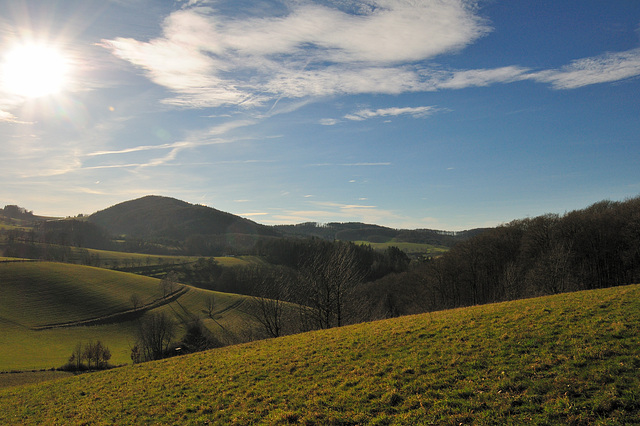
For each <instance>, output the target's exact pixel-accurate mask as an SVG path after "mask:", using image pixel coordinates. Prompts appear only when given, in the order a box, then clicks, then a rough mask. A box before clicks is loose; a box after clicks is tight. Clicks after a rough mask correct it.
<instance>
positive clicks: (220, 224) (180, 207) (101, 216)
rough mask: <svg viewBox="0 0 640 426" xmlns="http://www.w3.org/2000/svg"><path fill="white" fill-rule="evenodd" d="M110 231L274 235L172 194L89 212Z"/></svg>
mask: <svg viewBox="0 0 640 426" xmlns="http://www.w3.org/2000/svg"><path fill="white" fill-rule="evenodd" d="M88 220H89V221H90V222H93V223H95V224H97V225H99V226H101V227H102V228H104V229H105V230H107V231H108V232H109V233H110V234H112V235H127V236H129V237H135V238H140V239H147V240H154V239H156V240H157V239H170V240H176V241H184V240H185V239H186V238H187V237H189V236H191V235H226V234H242V235H260V236H277V235H278V232H276V231H275V230H273V229H272V228H270V227H267V226H264V225H260V224H257V223H255V222H253V221H250V220H248V219H244V218H241V217H239V216H235V215H232V214H230V213H225V212H222V211H219V210H216V209H214V208H211V207H206V206H201V205H194V204H189V203H187V202H185V201H180V200H176V199H175V198H169V197H160V196H153V195H150V196H146V197H142V198H138V199H136V200H131V201H125V202H123V203H120V204H116V205H115V206H112V207H109V208H107V209H105V210H101V211H99V212H96V213H94V214H92V215H90V216H89V218H88Z"/></svg>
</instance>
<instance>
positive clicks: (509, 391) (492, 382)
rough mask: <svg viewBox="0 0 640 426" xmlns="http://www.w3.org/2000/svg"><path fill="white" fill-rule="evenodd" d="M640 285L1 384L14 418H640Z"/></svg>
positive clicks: (0, 396) (0, 395)
mask: <svg viewBox="0 0 640 426" xmlns="http://www.w3.org/2000/svg"><path fill="white" fill-rule="evenodd" d="M639 342H640V286H639V285H633V286H626V287H616V288H610V289H603V290H593V291H584V292H577V293H570V294H562V295H557V296H550V297H542V298H535V299H527V300H519V301H514V302H505V303H499V304H492V305H485V306H476V307H471V308H466V309H456V310H449V311H441V312H434V313H431V314H423V315H417V316H410V317H402V318H396V319H393V320H385V321H380V322H372V323H366V324H360V325H355V326H349V327H344V328H337V329H331V330H324V331H319V332H311V333H306V334H301V335H295V336H287V337H284V338H279V339H272V340H266V341H260V342H253V343H249V344H244V345H238V346H233V347H227V348H221V349H216V350H212V351H208V352H202V353H197V354H194V355H189V356H185V357H179V358H172V359H168V360H163V361H159V362H152V363H147V364H139V365H135V366H131V367H125V368H121V369H117V370H112V371H107V372H101V373H95V374H88V375H82V376H79V377H74V378H70V379H62V380H58V381H52V382H48V383H44V384H39V385H32V386H25V387H15V388H9V389H5V390H0V422H1V423H3V424H43V423H46V424H62V423H69V422H73V423H76V424H83V423H98V424H101V423H104V424H145V423H164V424H206V423H214V424H252V423H257V424H287V423H302V424H342V425H347V424H402V425H406V424H456V425H457V424H525V423H532V424H629V423H634V422H637V420H638V418H639V416H640V402H639V401H640V399H639V398H638V389H640V374H638V372H639V369H640V345H639Z"/></svg>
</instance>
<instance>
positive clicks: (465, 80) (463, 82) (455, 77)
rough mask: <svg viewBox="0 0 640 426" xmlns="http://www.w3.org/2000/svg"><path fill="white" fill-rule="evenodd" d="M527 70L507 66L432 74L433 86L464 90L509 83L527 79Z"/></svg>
mask: <svg viewBox="0 0 640 426" xmlns="http://www.w3.org/2000/svg"><path fill="white" fill-rule="evenodd" d="M527 71H528V69H526V68H521V67H516V66H509V67H501V68H494V69H478V70H467V71H454V72H440V73H434V77H433V79H432V82H433V86H434V87H436V88H438V89H464V88H466V87H482V86H489V85H491V84H495V83H511V82H513V81H518V80H524V79H526V78H528V76H527V74H526V73H527Z"/></svg>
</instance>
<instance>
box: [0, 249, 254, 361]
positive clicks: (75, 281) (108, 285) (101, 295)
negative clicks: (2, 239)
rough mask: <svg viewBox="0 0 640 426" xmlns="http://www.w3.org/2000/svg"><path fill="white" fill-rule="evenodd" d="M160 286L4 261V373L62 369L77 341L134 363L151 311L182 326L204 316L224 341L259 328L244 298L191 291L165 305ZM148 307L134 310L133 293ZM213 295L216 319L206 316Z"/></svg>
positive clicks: (0, 333)
mask: <svg viewBox="0 0 640 426" xmlns="http://www.w3.org/2000/svg"><path fill="white" fill-rule="evenodd" d="M159 284H160V280H158V279H155V278H149V277H144V276H139V275H134V274H128V273H123V272H117V271H112V270H106V269H100V268H93V267H87V266H79V265H71V264H62V263H53V262H36V261H17V260H15V259H14V260H12V259H2V261H0V293H1V294H2V298H0V347H2V350H1V351H0V371H9V370H25V369H40V368H51V367H60V366H62V365H63V364H64V363H65V362H66V361H67V359H68V357H69V355H70V353H71V350H72V349H73V347H74V346H75V345H76V343H78V342H87V341H90V340H97V339H100V340H102V341H103V343H105V344H106V345H107V346H108V347H109V348H110V349H111V351H112V354H113V358H112V361H111V362H112V363H114V364H123V363H130V362H131V359H130V357H129V355H130V348H131V346H132V345H133V342H134V340H135V339H134V331H135V327H136V321H137V319H138V318H140V317H141V316H142V315H145V314H148V313H149V312H160V311H164V312H166V313H168V314H170V315H171V317H173V318H174V319H175V320H176V321H177V322H178V323H179V324H181V330H180V331H179V333H178V336H177V338H178V339H179V338H180V337H182V334H183V333H184V324H187V323H188V322H190V321H193V320H194V319H195V318H198V319H200V320H202V321H203V323H204V325H205V326H206V327H207V328H209V330H210V331H211V332H212V333H213V334H214V336H216V337H217V338H218V339H219V340H222V341H224V342H226V343H235V342H237V341H238V340H242V339H240V337H239V336H240V335H241V334H246V333H251V332H253V333H257V332H258V329H259V328H258V325H257V324H256V323H254V322H252V321H251V319H250V318H247V316H246V315H245V314H244V313H242V312H240V311H239V310H238V308H239V307H241V306H242V304H243V302H244V300H246V298H245V297H242V296H237V295H232V294H226V293H217V292H211V291H207V290H201V289H196V288H192V287H189V286H185V287H184V288H182V289H181V290H179V291H177V292H176V293H175V294H173V295H171V296H170V297H167V298H166V299H163V294H162V290H161V289H160V285H159ZM132 294H136V295H138V296H139V299H140V301H141V304H142V307H141V308H138V310H137V311H134V309H133V305H132V302H131V295H132ZM211 296H213V297H214V300H215V309H214V315H213V317H214V319H215V321H214V320H212V319H211V318H209V317H208V314H207V312H205V304H206V301H207V299H208V298H210V297H211Z"/></svg>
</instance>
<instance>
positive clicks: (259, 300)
mask: <svg viewBox="0 0 640 426" xmlns="http://www.w3.org/2000/svg"><path fill="white" fill-rule="evenodd" d="M256 275H257V276H258V277H259V278H258V280H259V281H258V282H257V283H256V284H255V287H254V291H255V292H256V294H258V296H253V297H252V298H251V302H250V304H249V309H248V310H247V313H249V314H250V315H251V316H252V317H254V318H255V319H256V320H257V321H258V322H259V323H260V324H262V326H263V327H264V329H265V331H266V332H267V334H268V335H269V336H271V337H278V336H281V335H282V333H283V328H284V325H285V309H286V304H287V302H286V300H288V299H289V291H290V289H291V280H290V276H289V275H290V274H288V273H287V271H285V270H284V268H274V269H270V270H263V271H262V273H258V274H256Z"/></svg>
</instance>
